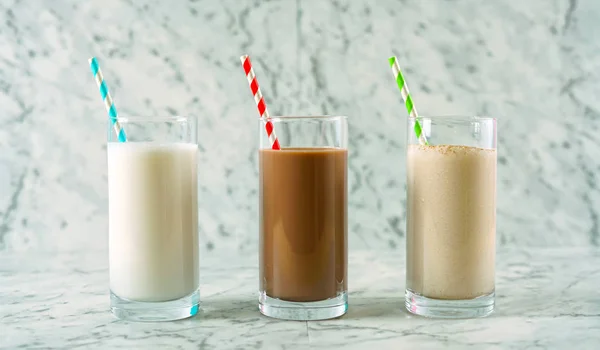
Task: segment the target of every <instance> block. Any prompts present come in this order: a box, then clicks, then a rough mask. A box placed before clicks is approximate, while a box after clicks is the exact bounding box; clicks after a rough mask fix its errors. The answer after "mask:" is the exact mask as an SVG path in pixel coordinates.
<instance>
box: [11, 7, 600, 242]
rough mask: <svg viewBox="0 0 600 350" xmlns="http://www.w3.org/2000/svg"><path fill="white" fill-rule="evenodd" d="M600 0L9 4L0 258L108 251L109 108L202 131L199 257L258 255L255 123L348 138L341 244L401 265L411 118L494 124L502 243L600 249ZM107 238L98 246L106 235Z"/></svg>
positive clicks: (499, 227)
mask: <svg viewBox="0 0 600 350" xmlns="http://www.w3.org/2000/svg"><path fill="white" fill-rule="evenodd" d="M598 18H600V2H598V1H594V0H585V1H584V0H528V1H509V0H501V1H480V0H457V1H444V0H426V1H392V0H378V1H376V2H375V1H371V0H356V1H354V0H353V1H339V0H296V1H294V0H271V1H258V0H253V1H250V0H243V1H242V0H223V1H214V0H197V1H176V2H169V1H151V0H106V1H77V0H53V1H42V0H31V1H29V0H28V1H22V0H21V1H19V0H2V1H0V150H1V151H0V251H76V250H79V249H82V248H85V247H105V246H106V234H105V232H106V229H107V188H106V160H105V157H106V155H105V146H104V142H105V125H104V123H105V119H106V116H105V112H104V110H103V106H102V104H101V102H100V98H99V96H98V92H97V89H96V86H95V84H94V81H93V79H92V77H91V74H90V72H89V68H88V66H87V59H88V58H89V57H90V56H91V55H96V56H97V57H98V58H99V60H100V63H101V66H102V68H103V71H104V74H105V77H106V79H107V82H108V83H109V85H110V88H111V90H112V92H113V95H114V97H115V101H116V103H117V107H118V109H119V111H120V112H121V114H135V115H165V114H174V113H178V114H195V115H197V116H199V117H200V119H201V125H200V150H201V151H200V159H201V169H200V179H199V181H200V191H201V195H200V199H201V203H200V213H199V217H200V227H199V229H200V232H201V244H202V249H203V251H205V252H206V251H216V252H220V253H223V252H229V251H232V250H234V251H239V252H243V253H252V252H254V251H256V249H257V226H258V225H257V165H256V145H257V135H256V129H257V121H256V118H257V116H256V111H255V106H254V105H253V101H252V98H251V97H250V93H249V89H248V86H247V83H246V80H245V78H244V76H243V73H242V70H241V68H240V64H239V56H240V55H241V54H243V53H249V54H250V55H252V57H253V59H254V60H253V61H254V64H255V68H256V71H257V74H258V75H259V77H260V81H261V83H262V88H263V93H264V94H265V96H266V98H267V101H268V105H269V107H270V109H271V112H272V114H285V113H294V114H321V113H331V114H345V115H348V116H349V122H350V143H351V148H350V158H351V161H350V172H349V174H350V179H349V181H350V189H351V195H350V208H349V213H350V222H349V225H350V228H351V237H350V238H351V239H350V245H351V247H353V248H365V247H370V248H373V249H379V250H401V249H402V247H403V246H404V231H405V228H404V227H405V224H404V222H405V199H404V198H405V194H404V186H405V179H404V177H405V170H404V166H405V164H404V159H405V157H404V149H405V147H404V137H405V132H406V130H405V112H404V109H403V106H402V103H401V101H400V98H399V94H398V91H396V87H395V85H394V83H393V81H392V77H391V73H390V70H389V67H388V65H387V58H388V57H389V56H390V54H395V55H398V57H399V60H400V62H401V63H402V66H403V68H404V70H405V74H406V76H407V77H408V79H409V82H410V86H411V90H412V92H413V96H414V99H415V102H416V104H417V106H418V109H419V111H420V112H421V114H424V115H428V114H429V115H432V114H435V115H437V114H486V115H492V116H497V117H498V118H499V122H498V124H499V135H500V141H499V168H498V173H499V177H498V180H499V181H498V191H499V196H498V237H499V240H498V243H499V244H500V245H507V246H510V245H518V246H586V245H594V246H598V245H599V243H600V232H599V230H600V229H599V216H598V215H599V212H600V192H599V188H598V181H597V177H598V175H597V174H598V170H600V158H599V157H597V155H598V154H599V152H600V143H599V141H598V137H597V134H598V130H599V129H600V99H598V98H597V96H598V94H600V84H599V83H598V81H600V79H599V78H600V76H599V75H600V69H598V68H599V64H600V41H598V40H597V37H598V34H599V32H600V25H599V24H598ZM97 232H100V234H97Z"/></svg>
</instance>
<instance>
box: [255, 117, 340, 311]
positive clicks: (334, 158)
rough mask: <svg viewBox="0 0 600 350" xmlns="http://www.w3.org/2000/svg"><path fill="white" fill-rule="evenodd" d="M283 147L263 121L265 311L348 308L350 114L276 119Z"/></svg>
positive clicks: (262, 267)
mask: <svg viewBox="0 0 600 350" xmlns="http://www.w3.org/2000/svg"><path fill="white" fill-rule="evenodd" d="M270 120H271V122H272V123H273V130H274V131H275V133H276V134H277V138H278V140H279V144H280V145H281V149H279V150H274V149H272V147H271V141H269V137H268V136H267V133H266V131H265V127H264V124H263V122H262V121H261V123H260V129H259V133H260V149H259V186H260V189H259V191H260V192H259V194H260V203H259V208H260V209H259V210H260V213H259V216H260V227H259V234H260V257H259V269H260V280H259V309H260V312H261V313H262V314H264V315H266V316H270V317H274V318H279V319H288V320H322V319H329V318H335V317H339V316H341V315H343V314H345V313H346V311H347V310H348V299H347V294H346V293H347V288H348V287H347V286H348V273H347V270H348V244H347V227H348V224H347V210H348V204H347V198H348V193H347V192H348V185H347V183H348V175H347V174H348V170H347V169H348V165H347V162H348V149H347V143H348V124H347V120H346V117H341V116H317V117H273V118H271V119H270Z"/></svg>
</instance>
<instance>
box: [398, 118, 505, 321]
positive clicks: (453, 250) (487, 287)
mask: <svg viewBox="0 0 600 350" xmlns="http://www.w3.org/2000/svg"><path fill="white" fill-rule="evenodd" d="M415 123H419V125H420V126H421V128H422V131H423V134H424V135H425V137H426V140H427V144H426V145H424V144H419V140H418V139H417V137H416V136H415V132H414V131H413V130H414V128H415ZM407 144H408V145H407V159H406V162H407V225H406V226H407V229H406V231H407V234H406V292H405V303H406V308H407V309H408V311H410V312H412V313H414V314H418V315H422V316H428V317H442V318H468V317H482V316H487V315H489V314H490V313H491V312H492V311H493V310H494V285H495V284H494V277H495V270H494V260H495V248H496V246H495V239H496V158H497V156H496V119H494V118H482V117H418V118H409V121H408V140H407Z"/></svg>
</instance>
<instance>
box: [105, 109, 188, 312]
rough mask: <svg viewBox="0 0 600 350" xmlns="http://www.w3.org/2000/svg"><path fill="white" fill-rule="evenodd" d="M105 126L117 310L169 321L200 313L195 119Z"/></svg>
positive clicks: (130, 120)
mask: <svg viewBox="0 0 600 350" xmlns="http://www.w3.org/2000/svg"><path fill="white" fill-rule="evenodd" d="M117 121H118V123H119V124H120V126H121V127H122V128H123V130H124V131H125V134H126V141H125V142H120V141H119V139H118V137H117V134H116V133H115V131H114V130H115V129H114V125H111V123H110V122H109V125H108V144H107V153H108V197H109V265H110V298H111V310H112V312H113V314H114V315H115V316H116V317H118V318H121V319H127V320H132V321H169V320H177V319H182V318H187V317H191V316H194V315H195V314H196V313H197V312H198V305H199V302H200V293H199V289H198V286H199V263H198V182H197V181H198V180H197V179H198V177H197V167H198V163H197V152H198V145H197V120H196V118H194V117H179V116H173V117H119V118H118V119H117Z"/></svg>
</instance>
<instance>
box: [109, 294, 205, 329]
mask: <svg viewBox="0 0 600 350" xmlns="http://www.w3.org/2000/svg"><path fill="white" fill-rule="evenodd" d="M199 306H200V290H199V289H196V291H194V292H193V293H192V294H190V295H188V296H185V297H183V298H181V299H177V300H169V301H163V302H141V301H132V300H127V299H123V298H121V297H119V296H118V295H116V294H114V293H113V292H112V291H111V292H110V310H111V311H112V313H113V315H115V317H117V318H120V319H122V320H128V321H135V322H161V321H174V320H181V319H183V318H188V317H192V316H194V315H196V314H197V313H198V308H199Z"/></svg>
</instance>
